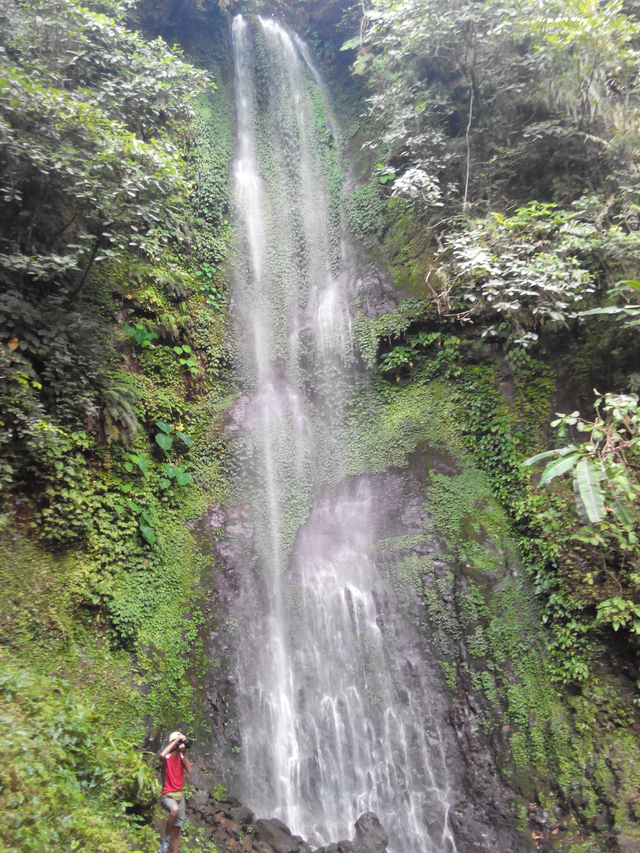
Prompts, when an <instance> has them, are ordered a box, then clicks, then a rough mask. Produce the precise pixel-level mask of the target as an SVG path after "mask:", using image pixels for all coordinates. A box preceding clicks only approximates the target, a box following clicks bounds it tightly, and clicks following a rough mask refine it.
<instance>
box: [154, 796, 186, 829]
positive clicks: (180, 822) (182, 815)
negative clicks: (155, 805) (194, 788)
mask: <svg viewBox="0 0 640 853" xmlns="http://www.w3.org/2000/svg"><path fill="white" fill-rule="evenodd" d="M160 805H161V806H162V808H163V809H164V810H165V811H166V812H170V811H171V809H172V807H173V806H176V805H177V806H178V816H177V818H176V821H175V823H174V824H173V825H174V826H175V827H176V828H177V829H180V827H181V826H184V822H185V820H186V819H187V802H186V799H185V797H184V794H183V795H182V797H181V798H180V800H179V801H176V800H174V799H173V798H172V796H171V794H166V795H165V796H164V797H160Z"/></svg>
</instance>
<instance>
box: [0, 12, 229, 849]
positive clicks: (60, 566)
mask: <svg viewBox="0 0 640 853" xmlns="http://www.w3.org/2000/svg"><path fill="white" fill-rule="evenodd" d="M87 5H88V8H87V7H85V6H84V5H81V4H78V3H75V2H73V0H59V2H56V3H53V4H51V3H48V4H32V3H20V2H15V3H14V2H9V0H7V2H4V3H2V4H0V6H1V8H0V13H1V14H2V15H3V18H4V19H3V30H2V31H3V45H4V47H3V53H2V57H3V60H2V63H3V69H2V82H1V83H0V111H1V112H2V117H3V122H4V124H3V127H6V130H7V134H6V135H5V143H6V144H4V143H3V146H2V148H0V170H1V171H2V175H3V186H5V187H10V188H11V191H9V190H8V189H7V191H6V192H5V197H4V201H3V206H2V209H1V210H0V219H1V220H2V222H3V223H4V225H5V226H6V227H4V228H3V233H4V234H5V237H6V240H5V242H4V243H3V246H2V252H4V254H2V256H1V266H2V282H3V287H2V295H1V296H0V364H1V367H0V453H1V475H2V478H3V492H2V499H1V504H0V554H1V557H0V578H1V580H2V586H3V590H4V595H3V599H2V602H0V643H1V644H2V647H3V648H4V650H5V651H4V653H3V654H4V657H3V659H2V660H3V663H2V667H3V675H2V688H1V690H2V704H3V711H2V716H3V720H5V725H6V726H7V738H8V743H9V746H8V749H9V751H10V752H12V753H15V755H14V756H12V762H10V763H9V764H5V768H4V770H3V773H4V776H3V779H2V782H1V783H0V787H2V792H3V803H2V809H3V817H2V820H1V821H0V823H1V825H2V829H1V830H0V839H2V841H0V845H2V844H4V845H5V847H4V848H3V849H7V850H25V851H26V850H34V851H35V850H43V849H47V850H72V849H84V850H95V851H96V853H98V851H100V853H102V851H107V850H108V851H114V853H115V851H120V850H122V851H124V850H131V849H139V850H145V851H146V850H150V849H151V846H152V840H151V835H150V833H149V832H148V830H146V829H144V827H143V824H144V822H145V821H147V820H148V819H149V817H150V815H151V809H152V804H153V802H154V801H155V800H154V798H155V795H156V793H157V792H156V791H155V788H154V782H153V779H154V778H155V777H154V774H153V772H152V771H153V768H152V767H150V766H149V765H147V764H146V763H145V762H144V761H142V759H141V758H140V757H139V754H138V753H137V752H136V751H135V750H133V745H134V744H136V745H138V746H139V745H140V744H141V743H142V742H143V740H144V739H145V737H151V736H153V735H154V734H155V733H158V732H161V731H162V729H164V728H167V727H176V726H178V725H180V726H181V727H184V728H187V729H188V728H193V727H198V729H199V730H200V731H202V730H206V728H207V726H208V721H207V720H203V719H201V713H202V712H201V707H202V705H201V703H200V702H199V701H198V696H199V690H200V689H201V687H202V678H201V675H202V672H203V669H204V666H205V665H206V661H205V660H204V656H203V653H202V648H203V646H202V634H203V630H204V624H205V608H206V588H207V572H208V569H209V568H210V557H209V556H207V555H206V554H203V553H202V550H201V548H200V547H199V546H198V544H197V542H196V539H195V536H194V533H193V532H192V530H191V527H190V522H192V521H193V520H195V519H197V518H199V517H200V516H201V515H202V513H203V511H204V510H205V509H206V507H207V506H208V505H209V504H210V503H211V502H215V501H217V500H220V499H221V498H222V496H223V492H224V488H225V486H224V482H225V480H224V471H223V466H224V454H225V446H224V441H223V439H222V436H221V429H220V425H221V417H222V412H223V411H224V409H225V407H226V405H227V400H228V396H229V389H228V381H227V376H226V349H225V345H224V343H223V336H224V333H225V308H226V302H227V297H226V287H225V283H224V276H223V274H222V271H221V267H222V264H223V263H224V259H225V256H226V252H227V246H228V242H229V228H228V222H227V207H228V186H227V173H228V168H229V162H230V157H231V129H230V99H229V94H228V90H227V89H226V88H225V86H224V84H223V83H222V82H221V80H220V71H219V68H218V65H217V62H216V58H218V59H219V58H220V50H219V49H218V51H217V52H216V50H215V49H214V48H212V49H211V50H210V51H209V52H208V54H207V56H206V61H203V62H202V63H201V65H202V66H205V68H206V70H201V71H199V70H196V68H195V66H194V65H189V64H188V63H186V62H184V61H183V59H182V57H181V54H180V52H179V51H178V50H174V49H172V48H170V47H169V46H167V45H166V44H165V43H163V42H162V41H158V40H156V41H153V42H150V41H145V39H144V38H143V37H141V36H140V35H138V34H137V33H134V32H133V31H132V30H129V29H127V27H126V17H125V15H126V11H127V4H122V3H117V2H114V3H94V4H87ZM105 13H106V14H105ZM4 23H8V24H10V26H7V27H5V26H4ZM214 80H215V81H216V82H217V84H218V88H216V87H215V84H214ZM58 679H61V680H60V681H58ZM143 721H144V725H143ZM13 758H15V760H13ZM5 818H6V819H5Z"/></svg>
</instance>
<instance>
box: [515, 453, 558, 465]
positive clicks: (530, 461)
mask: <svg viewBox="0 0 640 853" xmlns="http://www.w3.org/2000/svg"><path fill="white" fill-rule="evenodd" d="M557 455H558V451H557V450H545V452H544V453H538V454H537V455H536V456H532V457H531V459H527V460H526V461H525V462H521V463H520V467H523V466H524V465H533V464H534V462H537V461H538V460H539V459H548V457H549V456H557Z"/></svg>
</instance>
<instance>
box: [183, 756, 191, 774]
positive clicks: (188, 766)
mask: <svg viewBox="0 0 640 853" xmlns="http://www.w3.org/2000/svg"><path fill="white" fill-rule="evenodd" d="M182 760H183V761H184V769H185V770H186V771H187V775H188V774H189V773H191V762H190V761H189V756H188V755H187V753H186V752H183V753H182Z"/></svg>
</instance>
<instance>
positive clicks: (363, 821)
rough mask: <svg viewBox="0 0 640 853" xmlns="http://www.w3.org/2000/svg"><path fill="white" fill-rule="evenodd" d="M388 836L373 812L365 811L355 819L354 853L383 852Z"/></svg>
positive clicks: (387, 842)
mask: <svg viewBox="0 0 640 853" xmlns="http://www.w3.org/2000/svg"><path fill="white" fill-rule="evenodd" d="M388 844H389V836H388V835H387V833H386V831H385V828H384V826H383V825H382V824H381V823H380V821H379V820H378V817H377V815H375V814H374V813H373V812H365V814H363V815H360V817H359V818H358V820H357V821H356V838H355V842H354V845H353V851H354V853H384V851H385V850H386V849H387V845H388Z"/></svg>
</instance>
